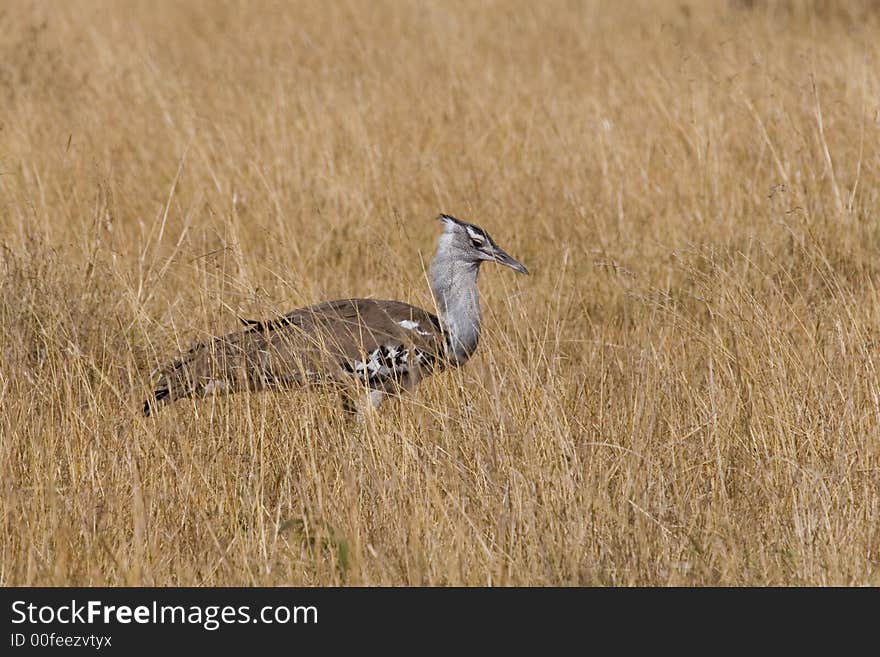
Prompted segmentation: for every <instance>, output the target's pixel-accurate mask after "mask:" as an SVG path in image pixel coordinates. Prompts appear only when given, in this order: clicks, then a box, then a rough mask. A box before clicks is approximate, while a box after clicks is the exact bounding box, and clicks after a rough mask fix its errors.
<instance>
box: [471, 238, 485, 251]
mask: <svg viewBox="0 0 880 657" xmlns="http://www.w3.org/2000/svg"><path fill="white" fill-rule="evenodd" d="M471 244H473V246H474V248H475V249H482V248H483V240H475V239H474V238H473V237H472V238H471Z"/></svg>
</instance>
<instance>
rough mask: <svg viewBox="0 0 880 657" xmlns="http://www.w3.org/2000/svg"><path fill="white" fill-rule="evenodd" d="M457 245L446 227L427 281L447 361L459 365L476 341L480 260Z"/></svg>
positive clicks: (471, 350) (465, 358) (477, 337)
mask: <svg viewBox="0 0 880 657" xmlns="http://www.w3.org/2000/svg"><path fill="white" fill-rule="evenodd" d="M457 242H458V240H457V239H456V235H455V234H454V231H453V230H452V228H451V227H447V229H446V230H445V231H444V233H443V235H441V236H440V243H439V244H438V245H437V253H436V254H435V255H434V260H433V262H432V263H431V270H430V278H431V292H432V293H433V294H434V300H435V302H436V304H437V309H438V311H439V316H440V325H441V327H442V328H443V330H444V331H445V333H446V342H447V348H448V349H449V358H450V361H451V362H452V363H454V364H456V365H461V364H463V363H464V362H465V361H467V359H468V358H470V357H471V355H472V354H473V353H474V351H475V350H476V348H477V343H478V342H479V340H480V295H479V292H478V291H477V276H478V274H479V273H480V263H481V261H480V260H479V259H475V258H474V257H473V256H472V255H470V254H469V253H468V251H467V249H466V248H462V246H461V245H460V244H458V243H457Z"/></svg>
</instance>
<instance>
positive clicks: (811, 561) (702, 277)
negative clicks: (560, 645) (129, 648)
mask: <svg viewBox="0 0 880 657" xmlns="http://www.w3.org/2000/svg"><path fill="white" fill-rule="evenodd" d="M0 34H2V35H3V36H2V39H0V268H2V274H0V275H2V278H0V584H4V585H12V584H48V585H63V584H89V585H100V584H155V585H176V584H223V585H228V584H239V585H275V584H309V585H311V584H346V585H349V584H350V585H365V584H366V585H369V584H430V585H433V584H469V585H470V584H474V585H511V584H527V585H538V584H541V585H543V584H563V585H568V584H621V585H629V584H650V585H654V584H687V585H691V584H695V585H703V584H720V585H728V584H730V585H741V584H770V585H776V584H874V585H877V584H880V378H878V369H880V299H878V283H880V223H878V222H880V185H878V180H880V6H878V5H877V4H876V3H873V4H871V3H842V2H841V3H840V4H836V3H830V2H810V3H797V2H780V3H771V4H770V5H766V4H765V3H762V2H758V1H755V2H728V3H724V2H713V3H709V2H686V3H682V2H669V3H658V2H626V3H611V2H608V3H600V2H595V3H589V2H587V3H579V2H560V3H549V2H540V3H532V2H523V3H519V2H491V3H484V2H479V3H478V2H438V3H434V2H430V3H429V2H403V1H399V2H398V1H394V2H360V1H354V0H351V1H348V2H337V3H324V2H315V3H311V2H292V3H278V4H274V3H269V2H259V3H234V2H228V3H220V2H204V3H198V2H185V3H179V2H174V3H171V2H169V3H167V4H160V5H158V6H157V5H156V3H155V2H124V3H121V2H96V3H90V2H85V3H57V2H46V3H39V2H23V1H21V2H20V1H18V0H15V1H13V2H8V3H4V4H3V6H2V10H0ZM439 211H445V212H451V213H453V214H456V215H458V216H461V217H463V218H467V219H469V220H472V221H474V222H476V223H479V224H481V225H482V226H484V227H485V228H486V229H487V230H488V231H489V232H490V233H492V235H493V236H494V237H495V238H496V240H497V241H498V242H499V244H501V245H502V246H503V247H505V248H506V249H507V250H509V251H510V253H511V254H513V255H514V256H515V257H517V258H518V259H520V260H522V261H523V262H524V263H525V264H526V265H527V266H528V267H529V268H530V269H531V270H532V276H530V277H528V278H527V277H517V276H515V275H514V274H513V273H511V272H510V271H509V270H506V269H502V268H499V267H492V266H486V267H484V269H483V275H482V277H481V281H480V284H481V292H482V298H483V308H484V320H485V322H484V324H485V325H484V338H483V341H482V343H481V345H480V348H479V350H478V351H477V354H476V356H475V357H474V358H473V359H472V360H471V361H470V362H469V363H468V364H467V365H466V366H465V367H464V368H463V369H461V370H459V371H452V372H446V373H443V374H439V375H437V376H435V377H433V378H432V379H430V380H429V381H427V382H425V383H424V384H423V385H422V386H421V387H420V388H419V389H418V390H417V391H416V393H415V394H413V395H411V396H408V397H406V398H405V399H402V400H400V401H397V402H392V403H389V404H387V405H386V406H385V407H383V409H382V411H381V413H380V414H379V415H378V416H377V417H375V418H372V419H369V420H368V421H367V423H366V424H365V425H364V426H356V425H351V424H348V423H347V422H346V420H345V418H344V417H343V414H342V413H341V411H340V408H339V403H338V399H337V398H336V397H334V396H333V395H330V394H320V393H317V394H316V393H309V392H305V391H298V390H292V391H285V392H272V393H263V394H251V395H247V394H243V395H236V396H232V397H228V398H213V399H208V400H202V401H197V402H194V401H183V402H179V403H177V404H174V405H172V406H169V407H166V408H164V409H162V411H161V412H160V413H158V414H156V415H155V416H154V417H151V418H144V417H142V416H141V415H140V409H141V405H142V402H143V399H144V397H145V395H146V393H147V391H148V387H149V383H150V372H151V370H153V369H154V368H155V367H156V366H157V365H159V364H160V363H162V362H164V361H166V360H167V359H169V358H171V357H173V356H175V355H176V354H177V353H178V350H179V349H183V348H186V347H187V346H188V345H189V344H190V342H191V341H193V340H198V339H203V338H205V337H206V336H209V335H211V334H217V333H222V332H226V331H229V330H232V329H234V328H235V327H236V325H237V319H236V316H237V315H242V316H255V317H273V316H276V315H277V314H279V313H282V312H284V311H288V310H290V309H293V308H296V307H299V306H302V305H306V304H309V303H314V302H318V301H323V300H327V299H332V298H340V297H346V296H374V297H378V298H391V299H402V300H406V301H409V302H412V303H415V304H417V305H422V306H430V304H431V300H430V296H429V292H428V288H427V285H426V280H425V266H426V264H427V263H428V262H429V260H430V258H431V256H432V254H433V250H434V245H435V242H436V238H437V235H438V233H439V230H440V227H439V224H438V223H437V222H436V221H434V220H433V217H434V216H435V215H436V214H437V213H438V212H439Z"/></svg>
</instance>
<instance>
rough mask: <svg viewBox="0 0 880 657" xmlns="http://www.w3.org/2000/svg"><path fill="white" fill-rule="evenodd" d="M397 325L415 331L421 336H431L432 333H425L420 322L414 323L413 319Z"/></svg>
mask: <svg viewBox="0 0 880 657" xmlns="http://www.w3.org/2000/svg"><path fill="white" fill-rule="evenodd" d="M397 323H398V324H400V325H401V326H402V327H403V328H405V329H406V330H407V331H415V332H416V333H418V334H419V335H431V333H430V332H428V331H423V330H422V329H421V325H420V324H419V323H418V322H414V321H412V320H411V319H404V320H403V321H401V322H397Z"/></svg>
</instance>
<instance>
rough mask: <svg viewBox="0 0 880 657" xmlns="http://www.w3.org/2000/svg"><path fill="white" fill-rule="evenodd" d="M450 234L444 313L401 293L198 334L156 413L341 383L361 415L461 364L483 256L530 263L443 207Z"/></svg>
mask: <svg viewBox="0 0 880 657" xmlns="http://www.w3.org/2000/svg"><path fill="white" fill-rule="evenodd" d="M438 219H439V220H440V221H441V222H442V227H443V232H442V233H441V235H440V238H439V240H438V244H437V251H436V253H435V255H434V259H433V260H432V262H431V265H430V268H429V272H428V273H429V281H430V287H431V293H432V296H433V300H434V304H435V307H436V311H437V312H436V314H435V313H432V312H429V311H427V310H424V309H422V308H418V307H416V306H412V305H410V304H408V303H404V302H402V301H390V300H380V299H361V298H356V299H339V300H336V301H327V302H324V303H319V304H316V305H312V306H308V307H305V308H298V309H296V310H294V311H292V312H290V313H288V314H286V315H284V316H282V317H278V318H275V319H269V320H251V319H241V322H242V323H243V324H244V328H242V329H239V330H238V331H235V332H232V333H228V334H226V335H222V336H217V337H212V338H210V339H208V340H205V341H202V342H197V343H195V344H194V346H192V347H191V348H190V349H189V350H188V351H186V352H185V353H183V354H181V355H180V356H179V357H178V358H177V359H175V360H173V361H171V362H170V363H168V364H166V365H165V366H163V367H160V368H159V369H158V371H156V372H154V377H158V378H157V380H156V383H155V385H154V386H153V390H152V394H151V396H150V397H149V398H148V399H147V400H146V401H144V405H143V413H144V415H146V416H149V415H150V414H151V413H153V412H154V411H155V410H156V409H157V408H158V407H159V406H162V405H165V404H168V403H170V402H173V401H176V400H179V399H186V398H201V397H209V396H212V395H218V394H228V393H234V392H241V391H251V392H254V391H259V390H266V389H271V388H285V387H293V386H312V385H315V386H331V387H335V388H337V389H340V390H342V392H343V394H342V405H343V409H344V410H345V411H346V412H348V413H352V414H355V415H357V416H358V417H362V416H363V414H364V413H365V412H370V411H371V409H378V408H379V406H380V405H381V404H382V403H383V401H384V400H385V399H387V398H388V397H391V396H397V395H398V394H399V393H400V392H402V391H412V390H414V389H415V387H416V385H417V384H418V383H419V381H421V380H422V379H424V378H425V377H427V376H430V375H431V374H433V373H435V372H439V371H441V370H443V369H446V368H454V367H460V366H462V365H464V364H465V363H466V362H467V361H468V359H470V357H471V356H473V354H474V352H475V350H476V348H477V344H478V342H479V339H480V318H481V314H480V299H479V293H478V291H477V277H478V274H479V271H480V266H481V265H482V264H483V263H484V262H495V263H498V264H500V265H504V266H506V267H510V268H511V269H513V270H514V271H516V272H519V273H521V274H528V273H529V271H528V269H526V267H525V266H524V265H522V264H521V263H520V262H518V261H517V260H515V259H514V258H513V257H512V256H510V255H509V254H508V253H507V252H506V251H505V250H504V249H502V248H501V247H500V246H498V244H497V243H496V242H495V241H494V240H493V239H492V238H491V237H490V236H489V233H487V232H486V231H485V230H483V229H482V228H480V227H479V226H477V225H475V224H472V223H468V222H466V221H462V220H460V219H457V218H455V217H453V216H452V215H449V214H440V215H439V217H438Z"/></svg>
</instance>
